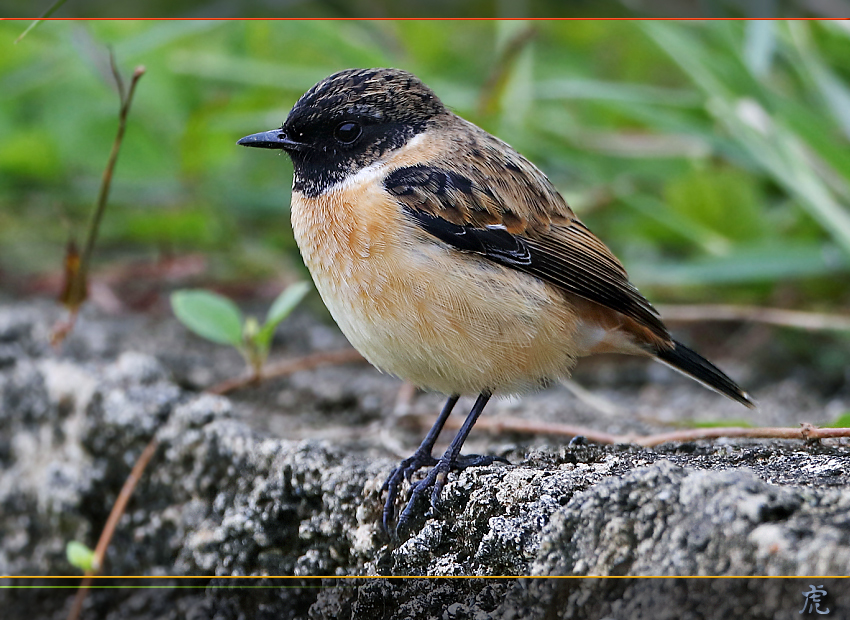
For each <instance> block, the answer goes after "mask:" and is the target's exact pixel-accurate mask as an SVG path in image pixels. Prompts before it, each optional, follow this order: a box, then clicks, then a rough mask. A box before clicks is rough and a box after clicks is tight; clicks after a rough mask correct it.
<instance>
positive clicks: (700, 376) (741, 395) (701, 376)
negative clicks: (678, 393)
mask: <svg viewBox="0 0 850 620" xmlns="http://www.w3.org/2000/svg"><path fill="white" fill-rule="evenodd" d="M655 355H656V356H657V357H658V359H659V360H661V361H662V362H664V363H665V364H667V365H668V366H670V367H672V368H674V369H676V370H678V371H679V372H683V373H685V374H686V375H688V376H690V377H693V378H694V379H696V380H697V381H699V382H700V383H702V384H703V385H705V386H706V387H709V388H711V389H712V390H716V391H718V392H720V393H721V394H724V395H726V396H728V397H729V398H731V399H732V400H736V401H738V402H739V403H741V404H742V405H745V406H747V407H749V408H750V409H753V408H755V406H756V404H755V402H754V401H753V400H752V399H751V398H750V396H749V394H747V393H746V392H745V391H744V390H742V389H741V388H740V387H738V385H737V384H736V383H735V382H734V381H732V379H730V378H729V377H727V376H726V375H725V374H724V373H723V371H722V370H720V369H719V368H717V366H715V365H714V364H712V363H711V362H709V361H708V360H707V359H705V358H704V357H702V356H701V355H699V354H698V353H696V352H695V351H691V350H690V349H689V348H688V347H686V346H685V345H683V344H682V343H681V342H676V341H675V340H674V341H673V346H672V347H670V348H667V347H665V348H660V347H659V348H658V349H657V350H656V352H655Z"/></svg>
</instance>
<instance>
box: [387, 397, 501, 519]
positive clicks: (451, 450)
mask: <svg viewBox="0 0 850 620" xmlns="http://www.w3.org/2000/svg"><path fill="white" fill-rule="evenodd" d="M488 400H490V393H489V392H482V393H481V394H480V395H479V396H478V399H477V400H476V401H475V404H474V405H473V406H472V410H471V411H470V412H469V415H468V416H466V420H465V421H464V423H463V426H461V427H460V430H459V431H458V433H457V435H455V438H454V439H453V440H452V443H451V445H449V447H448V449H447V450H446V453H445V454H443V456H442V458H441V459H440V460H439V461H437V464H436V465H435V466H434V467H433V469H431V471H429V472H428V475H427V476H425V478H424V479H423V480H421V481H420V482H418V483H417V484H416V485H415V486H414V487H413V490H412V491H411V493H410V500H409V501H408V502H407V506H406V507H405V508H404V510H403V511H402V513H401V515H400V516H399V519H398V526H397V528H396V529H397V531H403V530H404V529H405V526H406V524H407V522H408V521H409V520H410V518H411V517H412V515H413V511H414V509H415V506H416V504H417V503H418V502H419V499H420V498H421V497H422V496H423V495H424V494H425V491H427V490H428V489H429V488H430V487H431V485H433V486H434V490H433V491H432V492H431V506H432V507H434V508H436V507H437V504H438V503H439V501H440V493H441V492H442V490H443V487H444V486H445V484H446V479H447V477H448V474H449V471H451V470H452V469H464V468H466V467H469V466H473V465H489V464H490V463H492V462H493V461H502V462H505V463H507V462H508V461H507V459H504V458H502V457H500V456H478V455H471V456H467V457H459V454H460V449H461V447H462V446H463V443H464V442H465V441H466V438H467V436H468V435H469V432H470V431H471V430H472V427H473V426H474V425H475V422H476V420H478V416H480V415H481V412H482V411H484V406H485V405H486V404H487V401H488Z"/></svg>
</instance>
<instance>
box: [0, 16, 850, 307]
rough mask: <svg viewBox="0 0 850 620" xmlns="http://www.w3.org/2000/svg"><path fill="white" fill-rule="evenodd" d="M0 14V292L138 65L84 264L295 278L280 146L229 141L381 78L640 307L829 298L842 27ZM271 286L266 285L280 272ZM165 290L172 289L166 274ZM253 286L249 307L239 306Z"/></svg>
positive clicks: (844, 124)
mask: <svg viewBox="0 0 850 620" xmlns="http://www.w3.org/2000/svg"><path fill="white" fill-rule="evenodd" d="M26 26H27V23H26V22H2V23H0V47H2V50H3V51H2V53H0V136H2V140H0V286H2V288H3V289H4V290H5V291H6V292H7V293H8V294H11V295H16V296H25V295H30V294H34V293H44V292H50V293H57V292H58V288H55V290H51V287H58V283H57V282H58V277H59V276H58V274H60V273H61V266H62V258H63V254H64V248H65V244H66V242H67V240H68V239H69V237H70V236H72V235H74V236H76V237H77V239H78V240H79V239H80V238H81V237H82V236H83V234H84V231H85V225H86V221H87V218H88V214H89V212H90V210H91V208H92V205H93V204H94V201H95V197H96V195H97V191H98V187H99V184H100V176H101V174H102V172H103V168H104V165H105V162H106V159H107V157H108V154H109V150H110V148H111V145H112V140H113V137H114V134H115V130H116V125H117V112H118V107H119V103H118V97H117V94H116V91H115V88H114V83H113V80H112V77H111V74H110V71H109V60H108V51H107V50H108V49H112V50H113V52H114V55H115V58H116V61H117V63H118V66H119V67H120V68H121V70H122V72H123V74H124V75H125V79H129V75H130V74H131V73H132V70H133V68H134V67H135V66H136V65H139V64H143V65H145V66H146V67H147V73H146V74H145V76H144V77H143V78H142V79H141V81H140V83H139V86H138V89H137V93H136V98H135V101H134V104H133V109H132V111H131V114H130V120H129V124H128V128H127V134H126V137H125V140H124V146H123V150H122V152H121V155H120V158H119V161H118V166H117V169H116V174H115V178H114V182H113V192H112V199H111V201H110V205H109V208H108V210H107V212H106V216H105V218H104V222H103V226H102V230H101V237H100V240H99V242H98V246H97V248H96V250H95V256H94V264H93V268H94V277H95V278H97V277H98V273H99V271H100V272H103V271H104V270H108V269H109V268H115V267H116V266H119V267H120V266H121V265H125V264H128V263H131V262H134V263H138V262H141V263H143V264H144V263H151V264H153V263H155V262H156V261H158V260H160V259H162V258H163V257H180V256H186V255H193V256H195V255H197V256H202V257H203V259H204V268H203V273H200V274H195V276H194V279H195V282H193V283H194V284H197V283H204V284H208V283H211V282H213V283H219V284H222V283H224V285H227V283H230V284H231V285H232V286H233V287H243V289H246V290H249V291H250V290H256V291H264V292H262V295H265V296H266V297H269V296H271V295H273V294H274V292H273V291H272V292H268V291H266V289H263V284H262V283H263V282H266V283H268V282H270V281H275V280H279V279H280V278H281V277H283V278H284V279H286V278H287V277H296V275H299V274H303V266H301V262H300V258H299V256H298V254H297V250H296V248H295V246H294V242H293V239H292V233H291V230H290V227H289V223H288V216H287V210H288V205H289V187H290V183H291V172H292V170H291V166H290V164H289V162H288V160H287V158H286V157H278V156H274V155H273V154H272V153H270V152H258V151H256V150H250V149H244V148H240V147H237V146H236V145H235V142H236V140H237V139H238V138H240V137H242V136H244V135H247V134H249V133H254V132H257V131H261V130H267V129H271V128H273V127H276V126H279V125H280V123H281V122H282V121H283V120H284V118H285V117H286V114H287V112H288V110H289V108H290V107H291V106H292V104H293V103H294V102H295V101H296V100H297V98H298V97H299V96H300V95H301V94H302V93H303V92H304V91H305V90H306V89H307V88H309V87H310V86H311V85H312V84H313V83H314V82H316V81H317V80H319V79H321V78H322V77H324V76H326V75H328V74H330V73H332V72H334V71H337V70H340V69H343V68H348V67H368V66H395V67H401V68H404V69H407V70H410V71H412V72H414V73H416V74H417V75H418V76H419V77H421V78H422V79H423V80H424V81H425V82H426V83H427V84H429V85H430V86H431V87H432V88H433V89H434V90H435V91H436V93H437V94H438V95H439V96H440V97H441V98H442V99H443V100H444V102H445V103H446V104H448V105H449V106H451V107H452V108H453V109H454V110H455V111H456V112H457V113H458V114H460V115H461V116H464V117H465V118H468V119H470V120H472V121H473V122H475V123H477V124H479V125H481V126H482V127H484V128H485V129H487V130H488V131H490V132H492V133H494V134H496V135H498V136H499V137H501V138H503V139H504V140H506V141H508V142H509V143H511V144H512V145H513V146H514V147H516V148H517V149H518V150H519V151H521V152H522V153H523V154H525V155H526V156H527V157H529V158H530V159H531V160H532V161H534V162H535V163H536V164H538V166H540V167H541V168H542V169H543V170H544V171H545V172H546V173H547V174H548V175H549V176H550V178H551V179H552V180H553V182H554V183H555V184H556V185H557V187H558V188H559V189H560V190H561V191H562V192H563V194H564V195H565V197H566V198H567V200H568V202H570V204H571V205H572V206H573V208H574V209H575V211H576V212H577V213H578V214H579V216H580V217H581V218H582V219H583V220H584V221H585V222H586V223H587V224H588V226H589V227H590V228H591V230H593V231H594V232H596V234H597V235H599V236H600V237H601V238H602V239H603V240H604V241H605V242H606V243H607V244H608V245H609V246H610V247H611V248H612V249H613V250H614V251H615V253H616V254H617V255H618V256H619V257H620V258H621V259H622V261H623V262H624V264H625V265H626V267H627V268H628V269H629V272H630V274H631V275H632V278H633V280H634V282H635V283H636V284H637V285H638V286H639V287H641V288H642V290H643V291H644V293H646V294H647V295H648V296H649V297H650V298H651V299H652V300H653V301H654V302H663V301H711V302H721V301H733V302H747V303H762V304H770V305H779V306H785V307H794V308H802V309H821V310H829V309H842V308H846V307H847V305H848V301H850V292H848V291H850V286H848V284H850V149H848V143H849V142H850V63H848V62H847V59H848V58H850V28H848V25H847V22H771V21H756V22H594V21H580V22H523V21H505V22H486V21H485V22H481V21H473V22H434V21H297V22H280V21H276V22H264V21H247V22H244V21H239V22H227V21H225V22H222V21H174V22H157V21H145V22H139V21H98V22H55V21H51V22H45V23H42V24H41V25H40V26H39V27H37V28H36V29H34V30H33V31H32V32H30V33H29V34H28V35H27V36H26V37H25V38H24V39H23V40H21V41H20V42H19V43H17V44H15V39H16V38H17V37H18V36H19V35H20V34H21V32H22V31H23V30H24V29H25V27H26ZM287 274H288V275H287ZM185 284H186V282H185V281H183V282H181V285H185ZM262 295H261V296H262Z"/></svg>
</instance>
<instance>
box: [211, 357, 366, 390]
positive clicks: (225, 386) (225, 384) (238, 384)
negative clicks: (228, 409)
mask: <svg viewBox="0 0 850 620" xmlns="http://www.w3.org/2000/svg"><path fill="white" fill-rule="evenodd" d="M365 361H366V360H365V359H364V358H363V356H362V355H360V353H358V352H357V351H356V350H354V349H342V350H341V351H322V352H319V353H312V354H310V355H305V356H304V357H298V358H295V359H291V360H285V361H282V362H278V363H276V364H267V365H266V367H265V368H264V369H263V372H262V374H261V375H260V376H259V377H256V376H254V375H248V376H243V377H237V378H235V379H227V380H225V381H222V382H221V383H216V384H215V385H213V386H212V387H209V388H207V390H206V391H207V392H209V393H211V394H227V393H229V392H232V391H234V390H238V389H239V388H243V387H245V386H247V385H252V384H256V383H258V382H259V381H262V380H265V379H271V378H274V377H285V376H287V375H291V374H292V373H295V372H298V371H300V370H312V369H314V368H319V367H321V366H335V365H337V364H350V363H354V362H365Z"/></svg>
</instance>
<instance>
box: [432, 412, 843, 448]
mask: <svg viewBox="0 0 850 620" xmlns="http://www.w3.org/2000/svg"><path fill="white" fill-rule="evenodd" d="M416 418H417V420H418V421H419V423H420V424H421V426H422V428H431V426H432V425H433V423H434V420H435V419H436V418H435V417H434V416H416ZM460 425H461V421H460V420H459V419H456V418H449V419H448V421H447V422H446V428H451V429H458V428H460ZM475 427H476V428H480V429H483V430H487V431H490V432H492V433H504V432H511V433H523V434H531V435H556V436H563V437H577V436H579V435H581V436H582V437H586V438H587V439H589V440H590V441H593V442H596V443H603V444H635V445H638V446H644V447H646V448H651V447H653V446H657V445H660V444H662V443H666V442H688V441H697V440H699V439H717V438H719V437H749V438H752V439H801V440H803V441H816V440H819V439H832V438H837V437H850V428H819V427H817V426H814V425H812V424H808V423H805V422H803V423H801V424H800V428H781V427H779V428H777V427H764V428H741V427H737V426H735V427H716V428H692V429H687V430H680V431H673V432H671V433H657V434H653V435H612V434H610V433H604V432H602V431H597V430H594V429H592V428H585V427H582V426H572V425H569V424H557V423H551V422H536V421H534V420H526V419H523V418H516V417H498V418H481V419H480V420H478V422H477V423H476V424H475Z"/></svg>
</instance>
